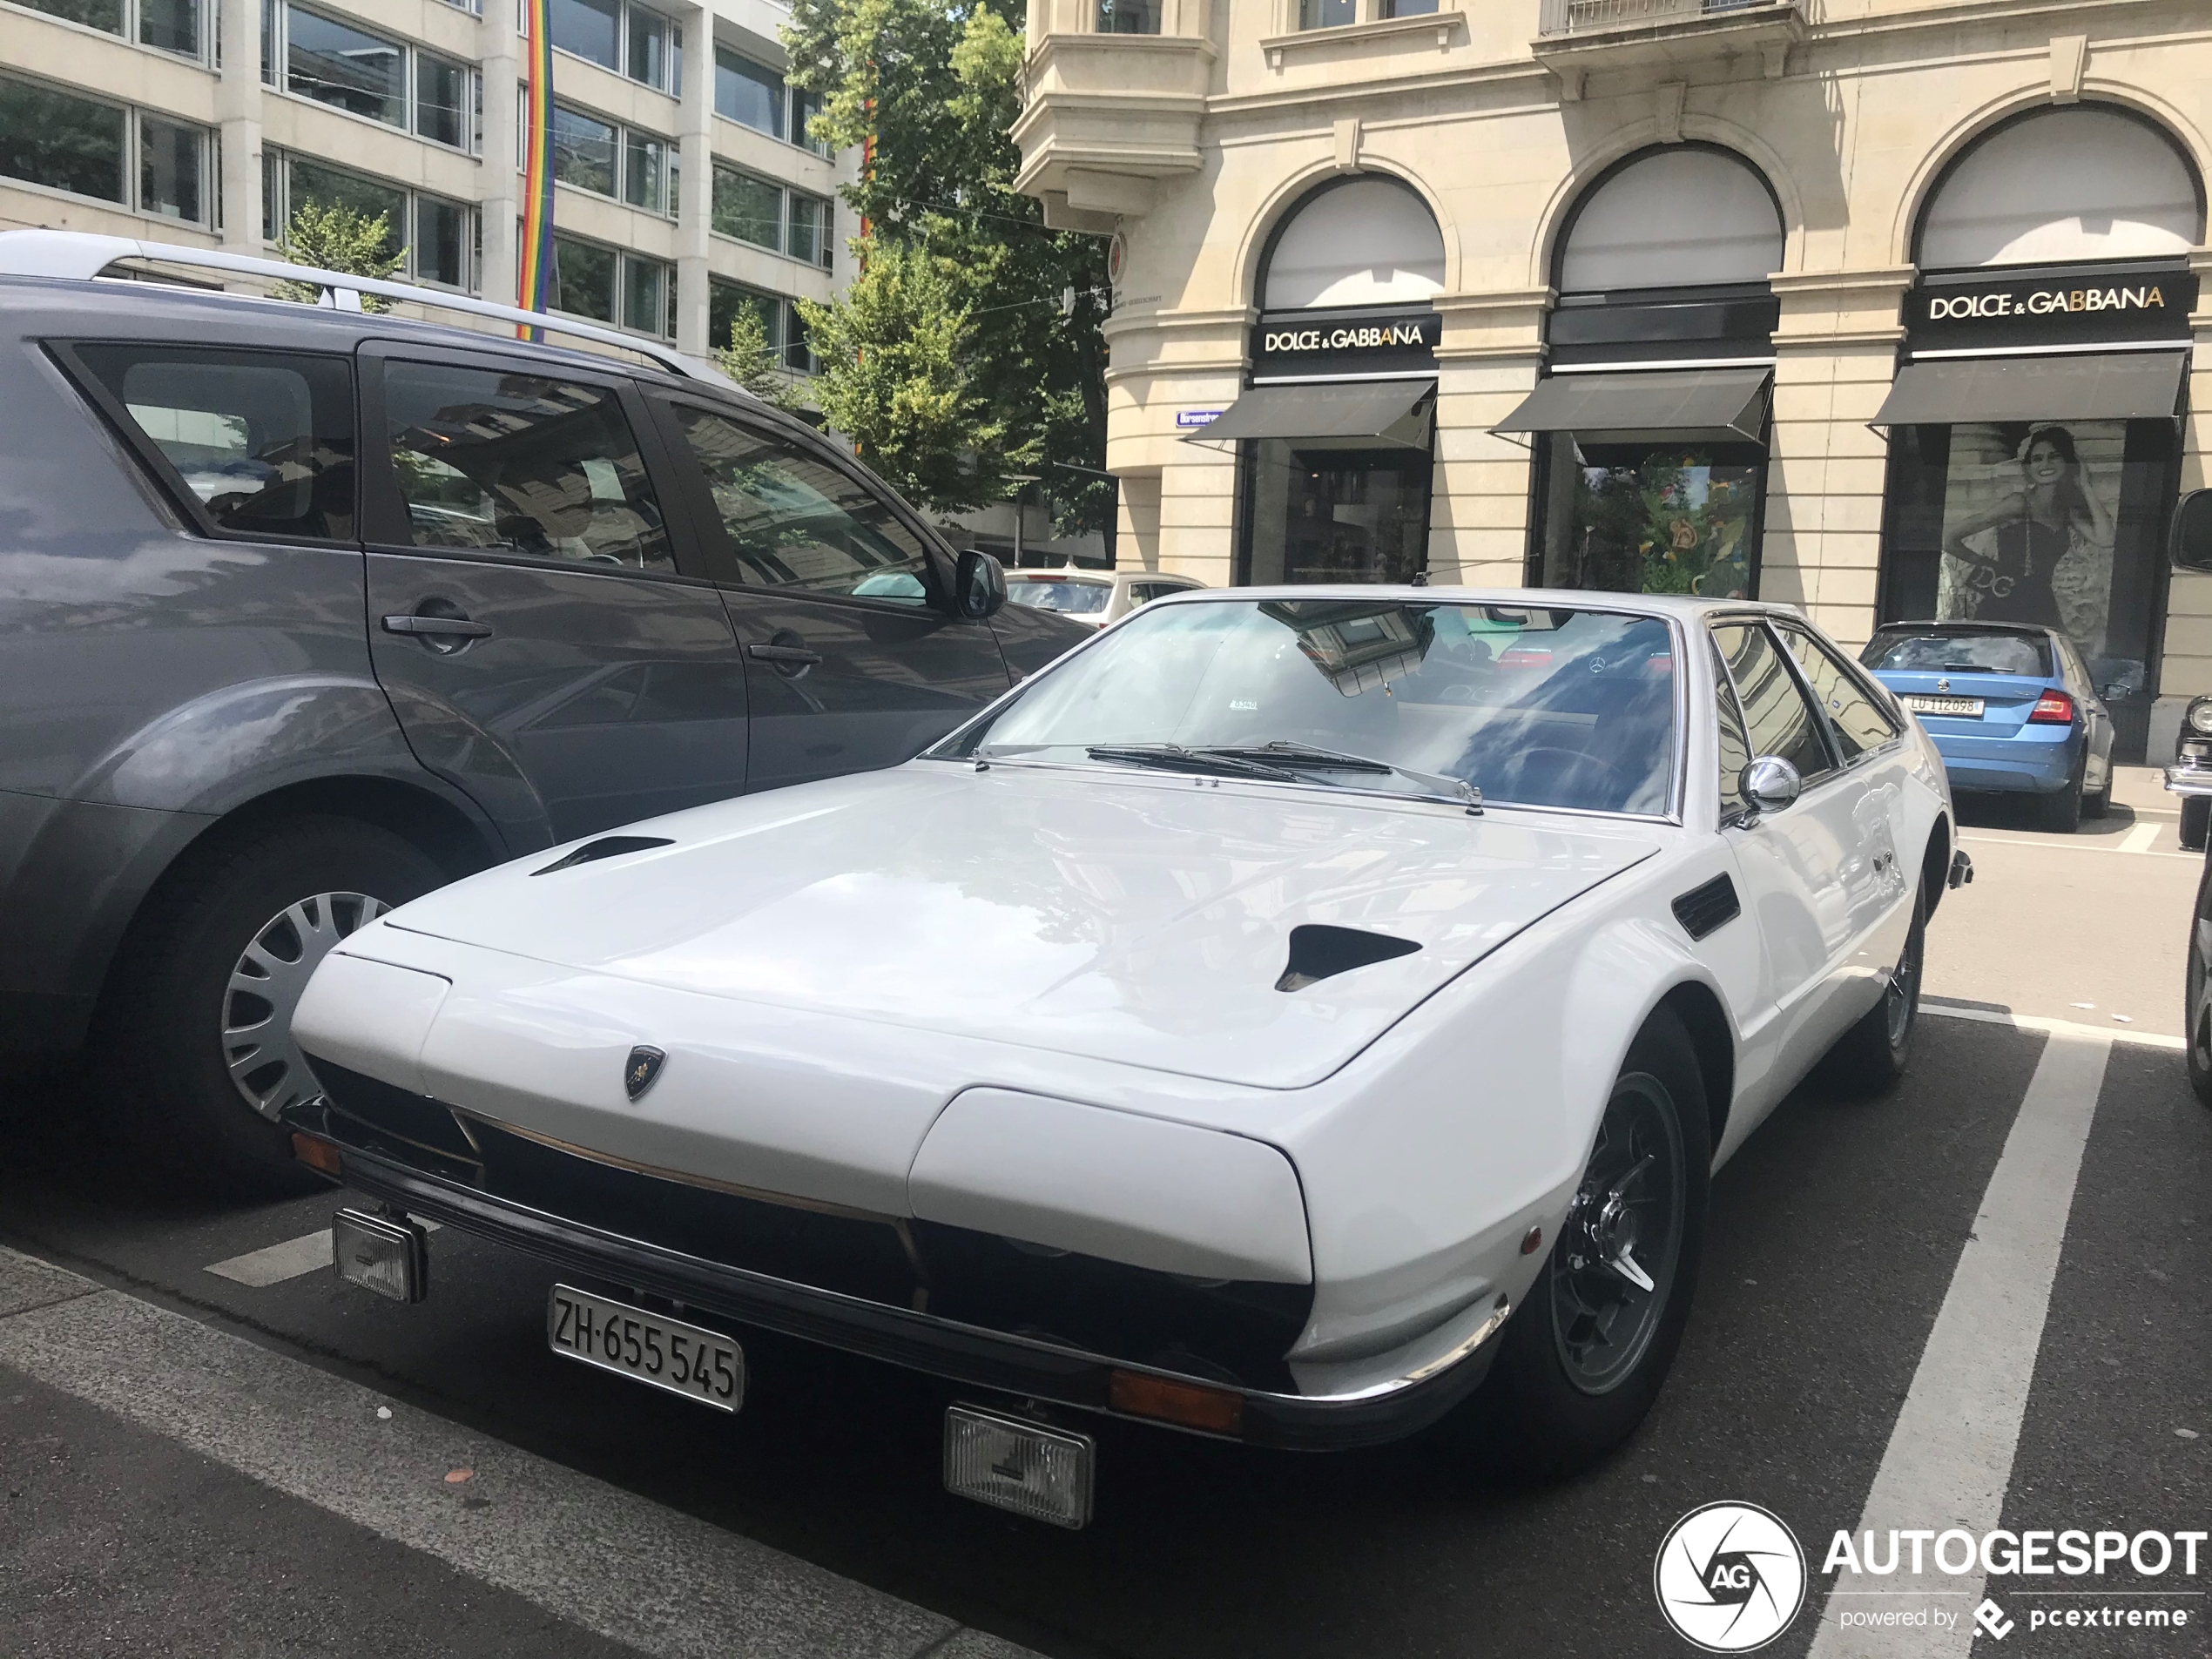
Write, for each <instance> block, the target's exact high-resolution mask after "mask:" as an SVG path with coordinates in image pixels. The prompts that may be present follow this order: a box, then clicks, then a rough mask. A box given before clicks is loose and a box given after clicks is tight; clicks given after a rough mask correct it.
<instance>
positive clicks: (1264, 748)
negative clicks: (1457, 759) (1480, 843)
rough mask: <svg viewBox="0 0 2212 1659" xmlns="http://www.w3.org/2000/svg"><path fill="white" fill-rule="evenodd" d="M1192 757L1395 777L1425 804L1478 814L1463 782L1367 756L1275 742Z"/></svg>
mask: <svg viewBox="0 0 2212 1659" xmlns="http://www.w3.org/2000/svg"><path fill="white" fill-rule="evenodd" d="M1192 753H1194V754H1202V755H1218V756H1221V757H1223V758H1224V759H1231V760H1256V761H1260V762H1264V763H1266V764H1270V765H1276V766H1289V767H1298V768H1303V769H1304V770H1305V771H1308V772H1372V773H1374V774H1376V775H1377V776H1385V775H1388V774H1391V773H1395V774H1396V775H1397V776H1399V777H1400V778H1406V779H1412V780H1413V782H1414V783H1417V784H1419V785H1420V786H1422V788H1424V789H1425V790H1426V791H1427V792H1428V793H1427V794H1426V796H1424V797H1420V799H1428V800H1447V801H1450V802H1452V803H1453V805H1454V806H1464V807H1466V808H1467V811H1468V812H1470V813H1480V811H1481V810H1482V792H1481V791H1480V790H1479V789H1477V788H1476V787H1475V786H1474V785H1473V784H1471V783H1469V782H1467V779H1464V778H1453V777H1451V776H1449V775H1448V774H1447V773H1444V772H1416V771H1415V770H1414V769H1413V767H1411V766H1401V765H1398V764H1397V763H1395V762H1394V761H1389V760H1377V759H1373V758H1372V757H1371V756H1368V755H1355V754H1345V752H1343V751H1341V750H1339V749H1321V748H1317V747H1315V746H1314V745H1312V744H1310V743H1290V742H1286V741H1285V740H1284V739H1282V738H1277V739H1276V740H1275V741H1274V742H1272V743H1263V744H1258V745H1249V744H1234V743H1224V744H1211V745H1207V746H1205V747H1204V748H1200V749H1195V750H1193V751H1192Z"/></svg>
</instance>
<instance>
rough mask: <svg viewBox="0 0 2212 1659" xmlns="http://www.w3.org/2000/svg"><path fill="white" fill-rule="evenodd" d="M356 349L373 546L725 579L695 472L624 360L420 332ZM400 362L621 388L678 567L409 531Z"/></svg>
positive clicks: (638, 575) (362, 486) (631, 576)
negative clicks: (399, 448)
mask: <svg viewBox="0 0 2212 1659" xmlns="http://www.w3.org/2000/svg"><path fill="white" fill-rule="evenodd" d="M355 356H356V359H357V361H356V365H355V371H354V388H355V398H356V401H357V402H358V405H359V408H360V411H361V413H360V415H359V417H358V436H357V437H356V438H355V441H354V457H355V458H354V467H355V469H356V475H355V496H354V499H355V502H356V506H355V511H354V523H355V525H356V526H357V527H358V528H359V529H360V531H361V536H360V542H361V545H362V546H363V547H365V548H368V549H371V550H376V551H381V552H386V553H401V554H406V555H408V556H413V557H416V558H441V559H457V560H460V561H462V562H463V563H475V564H497V565H503V566H507V567H509V568H511V569H516V570H541V571H555V570H557V571H563V572H566V573H568V574H570V575H575V576H597V577H607V578H610V579H620V580H626V581H632V582H672V583H681V584H683V585H685V586H690V587H712V586H714V585H715V584H714V583H713V582H711V580H710V579H709V578H708V577H707V576H706V574H705V570H706V563H705V558H704V556H703V550H702V549H701V546H700V543H699V538H698V530H697V527H696V525H695V523H694V519H693V515H692V513H691V501H690V497H689V496H688V494H687V493H686V488H685V480H684V479H683V478H682V477H681V476H680V475H678V473H677V470H676V469H675V467H674V465H673V457H671V455H670V453H669V451H668V448H667V446H666V443H665V441H664V437H663V435H662V432H661V428H660V425H659V422H658V421H657V420H656V419H655V418H654V415H653V410H652V408H651V404H650V403H649V402H648V401H647V400H646V398H645V395H644V390H643V388H641V387H640V386H639V384H638V382H637V380H636V379H634V378H633V377H632V376H631V375H628V374H624V373H622V372H621V371H620V370H619V369H598V368H586V367H578V366H577V365H573V364H571V363H570V362H568V361H550V360H549V359H547V358H545V357H543V356H540V355H537V354H533V353H529V352H525V351H513V352H507V351H501V350H498V349H496V348H489V349H479V348H475V347H458V348H454V349H448V348H447V347H442V346H427V345H424V344H423V343H421V342H420V341H399V340H369V341H362V342H361V349H360V350H359V351H358V352H357V353H356V354H355ZM394 363H421V364H427V365H428V366H429V367H432V368H466V369H477V370H481V371H482V372H484V373H487V374H528V375H530V376H532V377H534V378H536V379H538V380H551V381H564V382H566V383H569V384H570V385H576V386H589V387H593V388H597V389H600V390H603V391H606V392H609V393H610V394H612V395H613V396H614V399H615V403H616V407H617V408H619V409H620V410H621V412H622V416H623V419H624V421H628V422H629V425H630V434H631V438H632V440H633V441H634V442H636V443H637V458H638V461H639V462H640V463H641V464H642V465H643V466H644V469H645V480H646V482H647V483H648V484H649V485H650V486H651V489H652V491H653V496H654V499H655V501H656V502H657V504H658V506H659V508H660V515H661V525H662V528H663V529H664V532H665V533H666V535H667V536H668V549H669V560H670V563H671V565H672V567H673V568H672V569H671V570H644V569H638V568H633V567H631V566H630V565H626V564H596V563H585V562H583V561H581V560H575V559H549V558H544V557H541V556H538V555H537V554H535V553H521V552H516V551H514V550H511V549H506V548H478V547H420V546H417V545H416V544H415V540H414V538H413V536H411V535H410V534H408V529H407V525H408V514H407V502H406V498H405V497H404V496H402V495H401V493H400V485H399V474H398V470H397V469H396V467H395V464H394V462H393V460H392V442H391V431H390V424H389V421H388V415H387V408H388V404H387V402H386V399H385V395H384V381H385V375H386V374H387V372H388V368H389V367H390V365H392V364H394Z"/></svg>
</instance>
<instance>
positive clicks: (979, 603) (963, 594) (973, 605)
mask: <svg viewBox="0 0 2212 1659" xmlns="http://www.w3.org/2000/svg"><path fill="white" fill-rule="evenodd" d="M1005 603H1006V567H1005V566H1004V565H1002V564H1001V563H999V562H998V561H997V560H996V559H995V558H993V557H992V556H990V555H989V554H988V553H983V552H979V551H977V550H975V549H974V548H970V549H968V551H967V552H965V553H963V554H961V556H960V563H958V564H956V565H954V567H953V611H954V615H956V616H961V617H968V619H969V620H970V621H974V622H981V621H982V620H983V618H984V617H988V616H991V615H993V614H995V612H996V611H997V610H998V608H999V607H1000V606H1001V605H1002V604H1005Z"/></svg>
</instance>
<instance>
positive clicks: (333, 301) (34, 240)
mask: <svg viewBox="0 0 2212 1659" xmlns="http://www.w3.org/2000/svg"><path fill="white" fill-rule="evenodd" d="M118 260H157V261H158V262H160V263H161V264H164V265H181V266H189V267H192V268H194V269H198V270H203V271H228V272H232V273H235V274H238V275H240V276H258V277H268V278H272V279H275V280H282V281H287V282H309V283H313V284H314V285H315V286H316V287H320V288H321V289H322V291H323V293H322V298H321V299H320V300H319V301H318V302H317V303H318V304H320V305H324V306H327V307H334V308H335V309H337V310H340V311H359V310H360V309H361V295H362V294H364V293H373V294H375V295H377V296H379V297H380V298H382V299H388V300H407V301H408V303H410V304H413V305H420V306H433V307H437V308H438V309H440V310H444V311H457V312H462V313H465V314H468V315H469V316H472V317H488V318H490V319H492V320H495V321H498V322H509V323H514V324H516V325H518V326H520V327H529V328H543V329H545V330H547V331H548V332H550V333H553V334H568V335H570V336H572V337H574V338H576V339H579V340H595V341H598V342H599V343H600V344H602V345H605V346H614V347H619V348H620V349H622V350H624V351H629V352H636V353H637V354H638V355H639V356H641V357H649V358H651V360H652V361H654V362H656V363H658V364H659V365H660V366H661V367H662V368H665V369H667V370H669V371H670V372H671V374H680V375H682V376H684V377H685V379H687V380H695V381H718V382H720V383H721V384H723V385H725V386H732V387H734V386H735V385H736V382H734V381H732V380H731V379H730V377H729V376H728V375H726V374H724V373H723V372H722V371H721V370H720V369H718V368H715V367H714V365H713V364H711V363H709V362H706V361H703V360H702V359H700V358H697V357H694V356H691V354H689V353H686V352H680V351H678V350H677V349H676V348H675V347H672V346H664V345H663V344H661V343H660V342H659V341H655V340H649V339H647V338H645V337H644V335H642V334H624V332H623V331H622V330H620V329H618V328H610V327H606V326H604V324H601V323H595V322H581V321H577V320H573V319H570V318H567V317H557V316H554V315H552V314H550V313H547V312H543V311H525V310H523V308H522V307H520V306H509V305H502V304H500V303H499V302H498V301H497V300H480V299H478V298H476V296H475V295H474V294H467V293H448V292H447V291H446V290H445V289H443V288H428V287H422V286H421V285H420V284H418V283H413V282H393V281H389V280H386V279H384V278H381V277H365V276H354V275H351V274H349V273H346V272H343V271H324V270H320V269H318V268H316V267H315V266H308V265H293V264H289V263H287V261H285V260H264V259H256V258H254V257H253V255H251V254H246V253H227V252H226V251H224V250H223V249H221V248H209V247H186V246H183V245H182V244H180V243H175V242H146V241H141V240H139V239H138V238H136V237H131V236H98V235H95V234H93V233H91V232H89V231H51V230H21V231H0V276H26V277H64V278H72V279H75V280H80V281H90V280H92V279H93V278H94V277H97V276H98V275H99V274H100V273H102V272H104V271H105V270H106V269H107V268H108V267H109V266H111V265H113V264H115V263H116V262H117V261H118Z"/></svg>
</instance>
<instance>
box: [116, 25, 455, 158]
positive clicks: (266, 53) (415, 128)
mask: <svg viewBox="0 0 2212 1659" xmlns="http://www.w3.org/2000/svg"><path fill="white" fill-rule="evenodd" d="M137 3H138V0H132V4H133V5H135V4H137ZM447 3H448V4H451V5H453V6H455V8H456V9H457V10H462V11H471V10H473V8H472V7H471V6H470V5H469V4H468V3H467V0H447ZM479 3H481V0H479ZM293 10H300V11H304V12H306V13H307V15H308V16H310V17H320V18H321V19H322V20H323V21H324V22H326V23H331V24H337V25H339V26H340V27H341V28H346V29H352V30H356V31H358V32H359V33H361V34H364V35H368V36H369V37H371V38H373V39H377V40H381V41H384V42H386V43H387V44H390V45H392V46H395V47H397V48H398V49H399V52H400V62H401V73H400V79H401V91H400V102H401V106H402V113H403V115H404V116H405V119H404V120H402V121H401V122H399V123H398V124H397V125H395V124H394V123H392V122H389V121H383V120H379V119H378V118H376V117H375V116H373V115H361V114H359V113H357V112H356V111H353V110H349V109H347V108H345V107H344V106H343V105H337V104H327V103H325V102H324V101H323V100H322V99H320V98H316V97H314V95H312V94H311V93H307V92H295V91H293V90H292V13H293ZM475 15H478V16H481V15H482V14H481V12H477V13H476V14H475ZM260 41H261V84H262V85H263V86H265V87H267V88H269V89H270V90H271V91H274V92H276V93H278V94H279V95H280V96H282V97H285V98H298V99H300V101H301V102H302V103H306V104H312V105H314V106H315V107H316V108H317V109H320V110H329V111H333V112H334V113H335V114H338V115H342V116H346V117H347V118H351V119H353V120H355V121H366V122H368V124H369V125H371V126H374V127H378V128H381V129H382V130H383V131H384V132H403V133H405V134H406V135H407V136H408V138H415V139H419V140H420V141H421V142H422V143H424V144H429V145H436V146H437V147H438V148H439V149H441V150H444V151H447V152H450V153H452V154H455V155H463V156H481V155H482V153H483V135H482V132H481V131H479V124H480V123H481V121H482V115H483V100H484V76H483V65H482V64H479V63H475V62H471V61H470V60H469V59H468V58H464V57H455V56H454V55H453V54H451V53H450V52H446V51H439V50H438V49H436V48H435V47H430V46H426V45H424V44H421V42H419V41H416V40H413V39H410V38H409V37H407V36H405V35H400V34H395V33H393V32H391V31H390V30H385V29H381V28H379V27H376V26H375V25H373V24H364V23H361V22H358V21H356V20H355V19H354V18H353V17H341V16H339V15H337V14H335V13H329V12H325V11H323V10H320V8H318V7H316V6H314V5H311V4H308V3H306V0H264V9H263V11H262V14H261V25H260ZM426 54H427V55H428V56H429V57H435V58H436V59H437V60H438V61H439V62H440V63H442V64H450V65H453V66H455V67H457V68H459V69H460V70H462V71H463V73H462V81H463V83H464V84H463V87H462V109H461V134H462V139H461V142H460V143H459V144H448V143H447V142H446V141H445V140H444V139H443V138H434V137H432V136H431V135H430V134H429V133H427V132H424V131H423V130H422V124H421V107H422V90H421V59H422V58H423V57H424V56H425V55H426ZM433 193H435V192H433Z"/></svg>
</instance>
